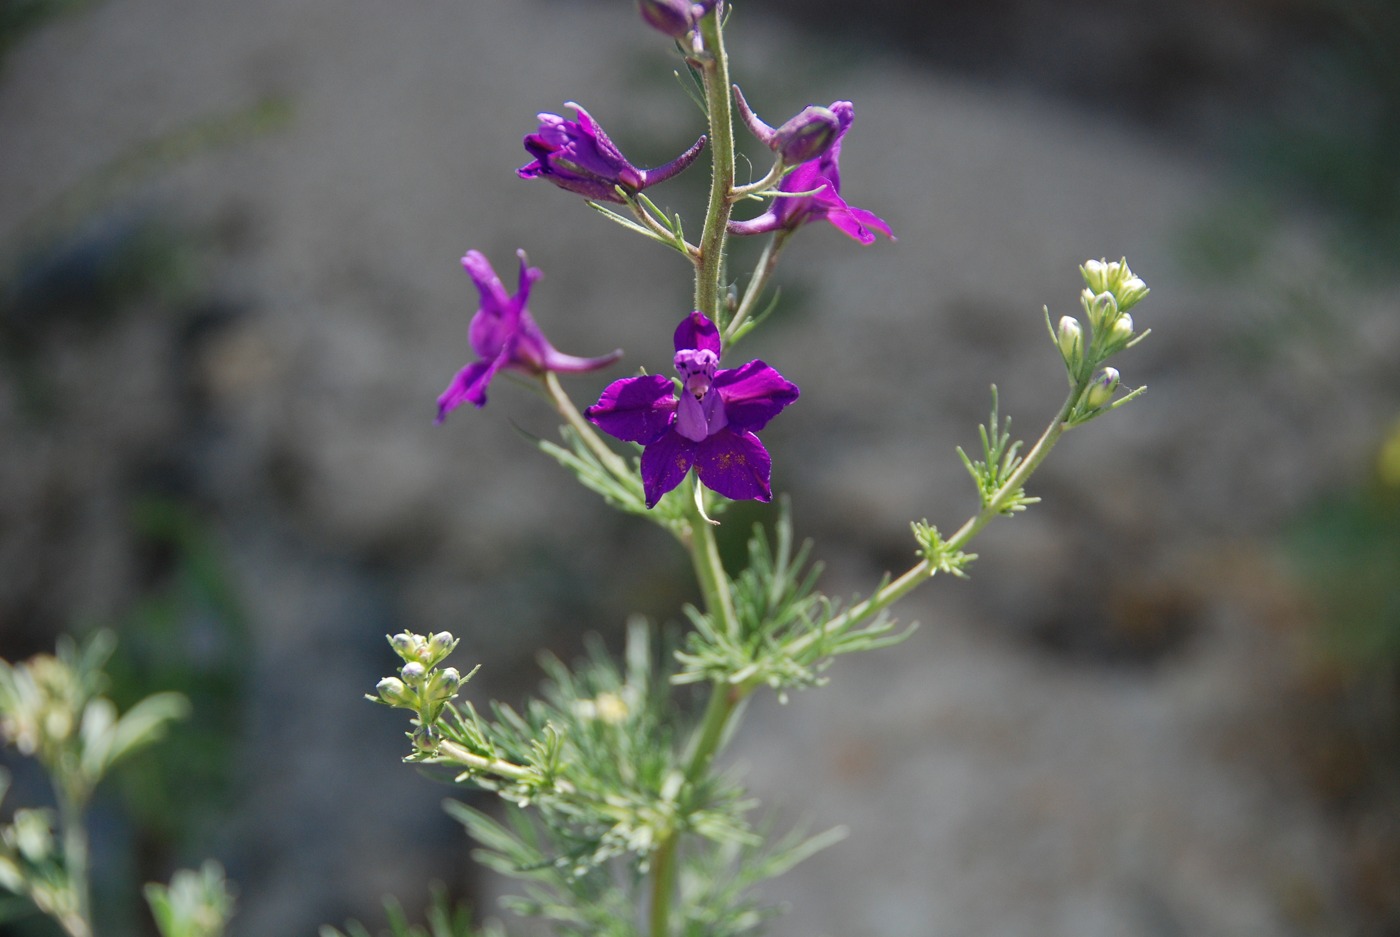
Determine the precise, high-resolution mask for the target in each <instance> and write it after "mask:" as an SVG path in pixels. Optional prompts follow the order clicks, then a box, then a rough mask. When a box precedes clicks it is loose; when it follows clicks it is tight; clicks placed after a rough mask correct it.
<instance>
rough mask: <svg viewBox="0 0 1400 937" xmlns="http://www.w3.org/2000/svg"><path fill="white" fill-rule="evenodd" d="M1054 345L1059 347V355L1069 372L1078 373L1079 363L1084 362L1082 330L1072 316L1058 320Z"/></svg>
mask: <svg viewBox="0 0 1400 937" xmlns="http://www.w3.org/2000/svg"><path fill="white" fill-rule="evenodd" d="M1056 344H1058V345H1059V346H1060V355H1061V356H1062V357H1063V358H1064V359H1065V364H1066V365H1067V366H1068V367H1069V369H1070V371H1072V372H1073V371H1078V370H1079V364H1080V362H1081V361H1083V360H1084V330H1083V329H1082V328H1080V326H1079V320H1078V319H1076V318H1074V317H1073V316H1062V317H1061V318H1060V328H1059V331H1058V332H1057V333H1056Z"/></svg>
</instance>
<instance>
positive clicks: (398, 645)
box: [389, 631, 423, 660]
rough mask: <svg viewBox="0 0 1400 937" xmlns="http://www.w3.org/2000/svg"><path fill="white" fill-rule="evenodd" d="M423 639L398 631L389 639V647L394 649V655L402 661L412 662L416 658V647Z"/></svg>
mask: <svg viewBox="0 0 1400 937" xmlns="http://www.w3.org/2000/svg"><path fill="white" fill-rule="evenodd" d="M422 641H423V639H422V638H420V637H419V636H418V635H416V634H413V633H411V632H408V631H400V632H399V633H398V634H396V635H394V636H393V637H392V638H390V639H389V646H390V647H392V648H393V649H394V653H395V654H397V655H399V656H400V657H402V658H403V659H404V660H413V659H414V658H415V657H417V656H418V645H419V644H420V643H422Z"/></svg>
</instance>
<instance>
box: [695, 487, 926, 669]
mask: <svg viewBox="0 0 1400 937" xmlns="http://www.w3.org/2000/svg"><path fill="white" fill-rule="evenodd" d="M810 551H811V543H810V542H805V543H803V544H802V545H801V546H799V547H796V548H794V543H793V533H792V521H791V518H790V516H789V507H788V503H787V501H786V500H784V501H783V502H782V503H781V506H780V511H779V515H778V521H777V523H776V525H775V527H774V533H773V536H772V537H771V539H770V537H769V535H768V534H767V533H766V532H765V531H764V529H763V527H762V526H761V525H754V529H753V534H752V536H751V537H750V539H749V544H748V565H747V566H746V567H745V569H744V571H743V572H741V573H740V574H739V575H738V576H737V577H736V578H735V579H734V581H733V584H732V595H733V601H734V612H735V618H736V621H737V625H738V628H737V631H731V630H729V629H726V628H725V627H724V626H723V625H722V623H721V622H720V621H718V620H717V619H716V617H715V616H714V615H713V614H711V613H709V612H704V611H701V610H700V609H698V608H695V607H693V606H691V607H688V608H687V609H686V615H687V617H688V618H689V619H690V621H691V623H692V624H693V625H694V626H695V628H694V630H693V631H691V632H690V633H689V635H688V637H687V640H686V644H685V648H684V650H682V651H680V652H679V653H677V655H676V658H677V660H678V661H679V662H680V671H679V672H678V673H677V674H676V675H675V676H674V677H672V681H673V682H675V683H680V684H685V683H702V682H711V683H721V684H728V685H731V686H737V687H742V688H743V689H744V690H745V691H747V690H748V689H750V688H752V687H755V686H762V685H766V686H769V687H772V688H773V689H774V690H776V691H778V692H779V693H780V694H782V693H784V692H785V691H787V690H789V689H794V688H799V687H806V686H814V685H818V684H820V683H821V682H822V681H823V679H824V678H823V677H822V676H821V674H822V671H824V670H825V669H826V668H827V667H828V666H829V665H830V663H831V660H832V658H834V657H836V656H838V655H841V654H849V653H851V652H854V651H866V650H872V649H874V648H879V647H885V646H888V645H891V644H896V643H898V642H899V641H902V640H904V638H905V637H907V636H908V634H909V632H908V631H903V632H898V633H895V632H894V628H895V623H894V621H893V619H891V618H889V617H888V616H887V615H885V614H884V613H883V611H882V610H880V609H871V610H870V613H869V614H849V613H848V614H842V606H841V604H840V603H838V602H837V601H835V600H833V599H831V598H829V597H827V596H825V595H823V594H822V593H821V592H819V591H817V588H816V585H817V580H818V578H819V577H820V575H821V569H822V567H821V564H820V563H809V562H808V554H809V553H810ZM881 585H883V583H882V584H881ZM877 591H878V589H877Z"/></svg>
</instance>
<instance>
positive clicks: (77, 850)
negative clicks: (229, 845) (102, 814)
mask: <svg viewBox="0 0 1400 937" xmlns="http://www.w3.org/2000/svg"><path fill="white" fill-rule="evenodd" d="M114 644H115V640H114V639H113V637H112V634H111V632H108V631H98V632H95V633H94V634H93V635H92V636H91V637H90V638H88V639H87V640H86V641H85V642H84V643H82V644H81V645H79V644H78V643H76V642H74V641H73V640H72V639H70V638H67V637H64V638H60V639H59V642H58V648H57V653H56V654H52V655H50V654H40V655H37V656H35V657H32V658H30V659H29V660H27V661H23V662H21V663H18V664H11V663H10V662H8V661H5V660H0V743H3V744H4V746H5V747H7V748H13V749H14V750H16V751H17V752H19V754H21V755H24V756H26V757H29V758H32V759H34V760H35V761H36V762H37V763H38V764H39V766H40V768H41V769H42V770H43V772H44V773H45V774H46V775H47V776H48V778H49V781H50V782H51V784H52V788H53V805H52V806H51V807H49V806H45V807H19V808H16V809H15V810H14V811H13V812H12V813H11V814H10V816H9V820H8V821H7V822H3V823H0V921H5V920H7V919H10V918H14V917H19V916H22V915H26V914H32V913H35V912H38V913H40V914H43V915H46V916H48V917H49V918H51V919H52V920H53V921H54V922H55V923H56V924H58V926H59V927H60V928H62V930H63V932H64V933H65V934H67V935H68V937H93V935H94V926H93V921H94V915H93V911H94V909H93V903H92V897H91V889H90V888H89V879H90V875H89V871H90V870H89V865H90V862H89V848H88V833H87V825H86V823H85V816H84V815H85V813H86V811H87V807H88V804H89V803H90V802H91V800H92V796H93V793H94V792H95V791H96V789H97V786H98V784H99V783H100V782H101V781H102V780H103V779H104V778H105V777H106V776H107V774H108V773H109V772H110V771H111V770H112V769H113V768H114V767H115V766H116V765H118V764H119V763H121V762H122V761H124V760H125V759H127V758H129V757H131V756H132V755H135V754H136V753H138V752H140V751H141V750H142V749H145V748H147V747H149V746H150V745H152V744H153V743H155V742H157V741H159V740H160V738H161V737H162V736H163V735H164V734H165V730H166V728H167V727H168V726H169V725H170V723H171V721H172V720H175V719H179V718H182V717H183V716H184V715H185V714H186V713H187V711H188V709H189V704H188V702H187V701H186V700H185V698H184V697H183V696H181V695H180V694H178V693H171V692H162V693H156V694H153V695H151V696H148V697H146V698H145V699H143V700H141V701H139V702H137V703H136V704H135V705H133V706H132V707H131V708H129V709H128V710H127V711H126V712H124V713H121V712H118V710H117V707H116V705H115V704H114V703H113V702H112V701H111V700H110V699H108V698H107V697H106V696H104V695H103V692H104V690H105V685H106V682H107V678H106V675H105V673H104V671H103V667H104V665H105V664H106V662H107V659H108V657H109V655H110V654H111V653H112V649H113V647H114ZM9 782H10V779H9V777H8V775H7V774H6V773H5V772H4V771H3V770H0V801H3V800H4V798H5V794H6V793H7V791H8V788H9ZM145 896H146V901H147V904H148V905H149V906H150V909H151V914H152V917H153V918H154V921H155V924H156V927H157V930H158V931H159V933H160V934H161V937H219V935H220V934H222V933H223V930H224V924H225V923H226V922H227V920H228V918H229V916H230V915H232V913H233V892H232V889H231V888H230V886H228V885H227V884H226V883H225V881H224V873H223V869H222V868H220V867H219V866H218V865H217V864H216V863H213V862H207V863H205V864H204V866H203V867H202V868H201V869H200V870H199V872H192V871H188V870H182V871H179V872H176V873H175V875H174V877H173V878H172V879H171V882H170V885H168V886H166V885H162V884H159V883H152V884H149V885H147V886H146V889H145Z"/></svg>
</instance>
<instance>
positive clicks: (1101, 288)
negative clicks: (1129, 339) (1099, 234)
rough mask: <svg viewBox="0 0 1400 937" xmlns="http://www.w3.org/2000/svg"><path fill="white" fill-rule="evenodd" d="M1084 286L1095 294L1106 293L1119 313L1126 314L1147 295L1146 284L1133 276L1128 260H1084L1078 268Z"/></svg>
mask: <svg viewBox="0 0 1400 937" xmlns="http://www.w3.org/2000/svg"><path fill="white" fill-rule="evenodd" d="M1079 271H1080V273H1082V274H1083V275H1084V283H1085V285H1086V286H1087V287H1088V288H1089V289H1090V290H1091V291H1092V292H1093V293H1094V294H1095V295H1098V294H1100V293H1108V294H1110V295H1111V296H1113V298H1114V300H1115V301H1116V302H1117V304H1118V311H1119V312H1127V311H1128V310H1129V309H1130V308H1132V307H1133V306H1135V305H1137V304H1138V303H1139V302H1141V301H1142V299H1143V297H1145V296H1146V295H1147V294H1148V292H1149V291H1148V289H1147V284H1146V283H1144V282H1143V281H1142V278H1141V277H1137V276H1134V275H1133V271H1132V270H1130V269H1129V268H1128V259H1127V258H1126V257H1125V258H1123V259H1122V260H1114V261H1107V260H1086V261H1085V262H1084V266H1082V267H1080V268H1079Z"/></svg>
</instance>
